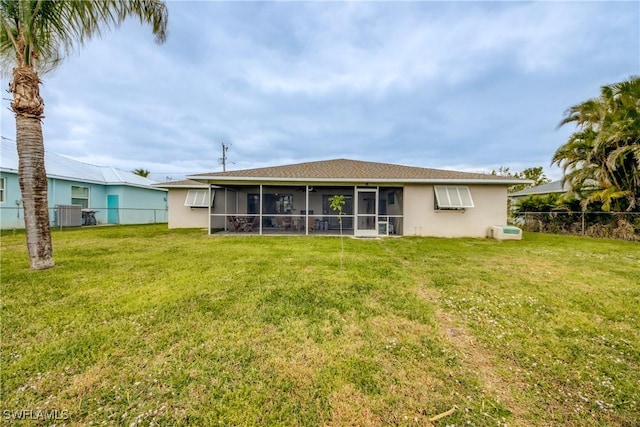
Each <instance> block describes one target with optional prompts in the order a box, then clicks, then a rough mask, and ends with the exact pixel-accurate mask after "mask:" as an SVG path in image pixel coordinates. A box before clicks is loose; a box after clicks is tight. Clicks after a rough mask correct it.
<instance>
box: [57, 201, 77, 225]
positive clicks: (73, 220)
mask: <svg viewBox="0 0 640 427" xmlns="http://www.w3.org/2000/svg"><path fill="white" fill-rule="evenodd" d="M54 224H55V226H56V227H80V226H81V225H82V206H81V205H56V210H55V218H54Z"/></svg>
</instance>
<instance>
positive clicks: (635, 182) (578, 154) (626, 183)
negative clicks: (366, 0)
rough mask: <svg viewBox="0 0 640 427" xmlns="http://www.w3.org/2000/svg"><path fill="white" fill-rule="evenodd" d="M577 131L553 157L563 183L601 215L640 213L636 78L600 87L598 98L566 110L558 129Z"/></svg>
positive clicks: (639, 112)
mask: <svg viewBox="0 0 640 427" xmlns="http://www.w3.org/2000/svg"><path fill="white" fill-rule="evenodd" d="M568 123H575V125H576V127H577V130H576V132H574V133H573V134H572V135H571V136H570V137H569V140H568V141H567V142H566V143H565V144H564V145H562V146H561V147H560V148H558V150H557V151H556V153H555V154H554V156H553V163H555V164H558V165H559V166H562V168H563V170H564V178H563V179H564V181H565V182H567V183H568V184H569V187H570V188H571V189H572V191H573V193H574V194H575V195H577V196H579V197H581V198H582V200H583V207H586V206H587V205H589V204H591V203H593V202H600V203H602V207H603V209H604V210H611V209H614V210H627V211H635V210H640V78H638V77H631V78H630V79H629V80H625V81H623V82H620V83H615V84H612V85H607V86H603V87H602V88H601V90H600V96H599V97H598V98H594V99H590V100H588V101H585V102H583V103H581V104H578V105H574V106H573V107H571V108H569V109H568V110H567V111H566V113H565V117H564V119H563V120H562V121H561V122H560V125H559V126H563V125H566V124H568Z"/></svg>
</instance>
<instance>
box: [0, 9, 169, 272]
mask: <svg viewBox="0 0 640 427" xmlns="http://www.w3.org/2000/svg"><path fill="white" fill-rule="evenodd" d="M129 16H133V17H137V18H138V19H139V20H140V22H141V23H148V24H151V26H152V28H153V34H154V35H155V36H156V41H157V42H158V43H162V42H164V40H165V38H166V28H167V19H168V12H167V8H166V6H165V4H164V2H163V1H160V0H137V1H134V0H111V1H100V0H98V1H65V0H55V1H50V0H0V60H1V63H0V65H1V71H2V73H3V75H10V76H11V82H10V84H9V91H10V92H11V94H12V95H13V101H12V102H11V110H12V111H13V112H14V113H15V117H16V141H17V146H18V158H19V165H18V179H19V182H20V190H21V192H22V200H23V202H24V205H23V206H24V220H25V228H26V233H27V248H28V252H29V260H30V264H31V268H32V269H45V268H50V267H52V266H53V265H54V261H53V248H52V244H51V232H50V229H49V209H48V204H47V175H46V172H45V168H44V143H43V138H42V118H43V117H44V102H43V100H42V98H41V97H40V88H39V86H40V75H39V73H40V74H42V73H46V72H48V71H51V70H53V69H54V68H56V67H57V66H58V65H59V64H60V63H61V61H62V59H63V58H64V56H65V55H66V54H68V53H69V52H71V51H72V50H74V49H75V48H77V47H80V46H82V45H83V44H84V43H85V42H86V41H88V40H89V39H91V37H92V36H96V35H98V36H99V35H101V33H102V31H103V30H106V29H111V28H114V27H117V26H118V25H119V24H120V23H121V22H122V21H123V20H124V19H126V18H127V17H129Z"/></svg>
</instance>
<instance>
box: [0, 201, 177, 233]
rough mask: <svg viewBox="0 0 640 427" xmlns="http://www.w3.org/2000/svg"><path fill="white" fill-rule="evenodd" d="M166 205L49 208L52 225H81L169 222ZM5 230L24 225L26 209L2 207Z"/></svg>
mask: <svg viewBox="0 0 640 427" xmlns="http://www.w3.org/2000/svg"><path fill="white" fill-rule="evenodd" d="M168 220H169V219H168V211H167V209H136V208H118V209H113V208H95V209H81V208H80V207H79V206H75V205H65V206H56V207H53V208H49V221H50V224H51V227H54V228H55V227H60V228H64V227H80V226H93V225H106V224H114V225H115V224H121V225H125V224H127V225H129V224H166V223H167V222H168ZM0 225H1V229H2V230H12V229H13V230H15V229H23V228H24V209H23V208H22V207H2V208H0Z"/></svg>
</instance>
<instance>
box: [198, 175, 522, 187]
mask: <svg viewBox="0 0 640 427" xmlns="http://www.w3.org/2000/svg"><path fill="white" fill-rule="evenodd" d="M187 178H188V179H192V180H194V181H202V182H234V183H251V182H256V183H263V182H277V183H301V184H303V183H327V184H340V183H344V184H352V183H366V184H380V183H385V184H386V183H393V184H493V185H507V186H509V185H515V184H527V183H532V182H533V181H529V180H521V179H491V178H489V179H484V178H453V179H447V178H429V179H424V178H409V179H399V178H282V177H243V176H211V175H210V176H207V175H197V176H188V177H187Z"/></svg>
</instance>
